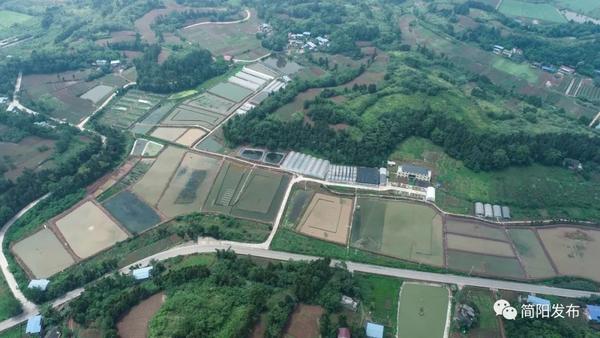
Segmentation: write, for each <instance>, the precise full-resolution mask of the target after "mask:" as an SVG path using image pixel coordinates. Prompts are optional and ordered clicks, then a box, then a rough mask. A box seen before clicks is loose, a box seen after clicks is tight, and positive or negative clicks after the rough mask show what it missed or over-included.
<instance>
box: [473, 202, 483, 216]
mask: <svg viewBox="0 0 600 338" xmlns="http://www.w3.org/2000/svg"><path fill="white" fill-rule="evenodd" d="M475 215H477V216H483V215H484V211H483V203H481V202H475Z"/></svg>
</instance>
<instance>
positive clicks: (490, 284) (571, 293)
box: [121, 239, 600, 298]
mask: <svg viewBox="0 0 600 338" xmlns="http://www.w3.org/2000/svg"><path fill="white" fill-rule="evenodd" d="M228 248H230V249H232V250H234V251H235V252H237V253H238V254H241V255H250V256H255V257H262V258H269V259H275V260H282V261H287V260H295V261H306V260H315V259H318V258H319V257H316V256H307V255H299V254H293V253H288V252H280V251H271V250H267V249H264V248H261V247H260V246H257V245H247V244H241V243H233V242H219V241H214V240H207V239H200V240H199V241H198V243H194V244H187V245H183V246H180V247H176V248H173V249H170V250H167V251H163V252H161V253H158V254H156V255H152V256H150V257H147V258H145V259H142V260H140V261H138V262H136V263H134V264H132V265H131V266H134V265H141V266H145V265H148V264H150V262H151V261H152V260H157V261H162V260H165V259H169V258H172V257H176V256H181V255H190V254H195V253H207V252H214V251H215V250H217V249H220V250H225V249H228ZM335 262H336V263H338V262H339V261H335ZM346 265H347V267H348V270H350V271H359V272H365V273H372V274H378V275H384V276H390V277H397V278H404V279H413V280H419V281H427V282H435V283H445V284H456V285H460V286H476V287H482V288H488V289H502V290H512V291H518V292H527V293H535V294H544V295H553V296H560V297H569V298H578V297H589V296H590V295H598V296H600V292H590V291H579V290H570V289H562V288H555V287H549V286H543V285H535V284H528V283H519V282H509V281H501V280H495V279H487V278H478V277H468V276H458V275H452V274H443V273H433V272H422V271H413V270H407V269H396V268H388V267H383V266H377V265H371V264H362V263H354V262H346ZM121 271H122V272H127V271H129V266H128V267H125V268H123V269H122V270H121Z"/></svg>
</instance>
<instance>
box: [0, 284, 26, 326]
mask: <svg viewBox="0 0 600 338" xmlns="http://www.w3.org/2000/svg"><path fill="white" fill-rule="evenodd" d="M21 312H22V309H21V304H20V303H19V301H17V300H16V299H15V297H13V295H12V292H11V291H10V289H9V287H8V284H7V283H6V280H5V279H4V276H3V275H2V274H0V322H1V321H3V320H5V319H8V318H10V317H12V316H16V315H18V314H20V313H21ZM0 336H1V334H0Z"/></svg>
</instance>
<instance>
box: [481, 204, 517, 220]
mask: <svg viewBox="0 0 600 338" xmlns="http://www.w3.org/2000/svg"><path fill="white" fill-rule="evenodd" d="M475 216H477V217H485V218H496V219H510V218H511V216H510V208H509V207H507V206H500V205H497V204H494V205H491V204H489V203H486V204H483V203H481V202H475Z"/></svg>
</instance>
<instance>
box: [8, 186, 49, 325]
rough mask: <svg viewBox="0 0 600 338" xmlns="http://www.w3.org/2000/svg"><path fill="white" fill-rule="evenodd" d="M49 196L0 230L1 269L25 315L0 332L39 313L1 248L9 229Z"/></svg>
mask: <svg viewBox="0 0 600 338" xmlns="http://www.w3.org/2000/svg"><path fill="white" fill-rule="evenodd" d="M48 196H49V194H48V195H45V196H43V197H41V198H39V199H37V200H36V201H34V202H32V203H30V204H29V205H27V206H26V207H25V208H23V210H21V211H19V213H18V214H16V215H15V216H14V217H13V218H11V219H10V220H9V221H8V223H6V224H5V225H4V227H2V229H0V269H1V270H2V274H3V275H4V279H5V280H6V283H7V284H8V287H9V288H10V291H11V292H12V294H13V296H14V297H15V298H16V299H17V300H18V301H19V302H20V303H21V307H22V308H23V313H22V314H21V315H19V316H16V317H12V318H9V319H7V320H5V321H3V322H0V331H3V330H5V329H7V328H10V327H12V326H14V325H17V324H19V323H22V322H23V321H25V320H27V318H28V317H29V316H31V315H34V314H36V313H37V312H38V307H37V305H35V304H34V303H33V302H30V301H29V300H28V299H27V298H26V297H25V295H23V292H21V290H20V289H19V285H18V284H17V281H16V280H15V277H14V276H13V274H12V273H11V272H10V270H9V269H8V260H7V259H6V256H5V255H4V250H1V248H2V243H3V242H4V235H6V232H7V231H8V229H10V227H11V226H12V225H13V224H14V223H15V222H16V221H17V220H18V219H19V218H20V217H21V216H23V215H24V214H25V213H26V212H27V211H29V210H31V208H33V207H35V206H36V205H37V204H38V203H39V202H40V201H41V200H43V199H45V198H47V197H48Z"/></svg>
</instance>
